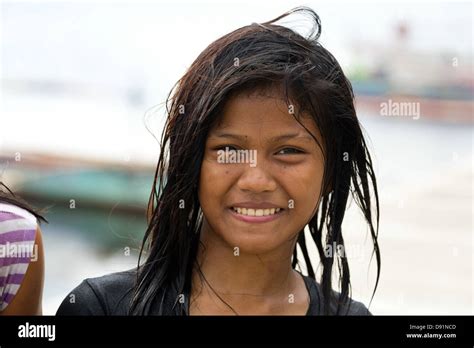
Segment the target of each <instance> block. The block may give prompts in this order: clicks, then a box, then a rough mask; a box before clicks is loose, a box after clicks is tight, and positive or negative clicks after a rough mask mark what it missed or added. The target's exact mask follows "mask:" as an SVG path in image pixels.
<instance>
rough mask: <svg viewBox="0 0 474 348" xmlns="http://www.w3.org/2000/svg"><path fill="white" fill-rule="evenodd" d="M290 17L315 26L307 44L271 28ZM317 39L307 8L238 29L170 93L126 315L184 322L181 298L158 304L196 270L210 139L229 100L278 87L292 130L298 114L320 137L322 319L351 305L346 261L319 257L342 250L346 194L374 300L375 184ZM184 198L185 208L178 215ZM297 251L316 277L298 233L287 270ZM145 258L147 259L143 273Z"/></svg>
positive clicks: (313, 224)
mask: <svg viewBox="0 0 474 348" xmlns="http://www.w3.org/2000/svg"><path fill="white" fill-rule="evenodd" d="M293 13H300V14H303V15H306V16H308V17H309V18H310V19H311V20H312V22H313V27H312V31H311V32H310V33H309V34H308V35H307V36H302V35H300V34H298V33H297V32H295V31H293V30H291V29H289V28H287V27H285V26H281V25H277V24H276V22H277V21H279V20H280V19H282V18H284V17H286V16H288V15H290V14H293ZM320 34H321V23H320V19H319V17H318V15H317V14H316V13H315V12H314V11H313V10H311V9H309V8H306V7H299V8H296V9H293V10H291V11H289V12H287V13H285V14H283V15H281V16H279V17H278V18H276V19H274V20H271V21H269V22H265V23H261V24H257V23H253V24H251V25H248V26H245V27H242V28H240V29H237V30H235V31H233V32H231V33H229V34H227V35H225V36H223V37H221V38H220V39H218V40H216V41H215V42H213V43H212V44H210V45H209V46H208V47H207V48H206V49H205V50H204V51H203V52H202V53H201V54H200V55H199V56H198V58H197V59H196V60H195V61H194V62H193V64H192V65H191V67H190V68H189V70H188V71H187V72H186V73H185V75H184V76H183V77H182V78H181V79H180V80H179V81H178V83H177V84H176V85H175V87H174V88H173V89H172V91H171V92H170V95H169V96H168V102H167V108H166V111H167V114H168V118H167V122H166V124H165V129H164V132H163V136H162V139H161V149H162V151H161V153H160V156H159V160H158V165H157V168H156V173H155V179H154V182H153V189H152V193H151V196H150V201H149V211H148V215H149V226H148V229H147V231H146V233H145V236H144V239H143V244H142V249H141V251H140V257H139V261H138V268H137V271H138V272H137V283H136V287H135V289H134V294H133V297H132V300H131V306H130V311H129V313H130V314H148V313H150V308H151V307H152V306H155V305H156V306H157V307H156V308H158V310H157V311H155V313H156V314H178V315H184V314H186V308H185V306H183V304H182V303H180V302H179V301H178V299H175V300H174V306H173V309H172V310H171V311H169V310H168V309H167V308H166V306H165V305H164V303H165V302H166V300H165V298H166V296H167V294H170V293H172V294H184V295H185V296H189V295H190V293H191V276H192V272H193V267H196V266H197V267H199V265H197V262H196V255H197V249H198V245H199V236H200V228H201V224H202V218H203V215H202V214H203V213H202V210H201V209H200V204H199V199H198V185H199V178H200V170H201V163H202V160H203V155H204V148H205V143H206V139H207V135H208V133H209V130H210V129H211V128H212V126H213V125H214V124H215V123H216V122H217V121H218V120H219V117H220V116H221V111H222V109H223V107H224V105H225V103H226V101H227V100H229V99H230V98H231V97H232V96H233V95H235V93H239V92H243V91H251V90H255V89H268V88H277V89H279V90H280V91H281V92H282V96H283V97H284V98H286V102H287V104H288V105H290V104H291V105H294V106H295V108H297V110H298V112H295V114H294V115H293V116H294V117H295V119H296V120H297V121H298V122H299V120H300V116H299V115H302V114H303V113H305V114H309V115H310V116H311V117H312V118H313V119H314V121H315V123H316V125H317V127H318V128H319V131H320V133H321V135H322V144H319V142H318V140H317V139H316V138H315V137H314V136H313V138H314V139H315V141H316V142H318V144H319V146H320V147H321V149H323V153H324V162H325V166H324V176H323V188H322V192H323V195H322V197H321V198H320V204H319V209H318V211H315V212H314V216H313V217H312V218H311V220H310V221H308V223H307V226H308V227H309V231H310V235H311V237H312V238H311V239H312V240H313V242H314V243H315V244H316V246H317V250H318V253H319V256H320V260H321V264H322V277H321V279H320V284H321V288H322V292H323V301H324V306H323V307H324V314H343V313H342V312H341V308H342V305H344V304H346V303H347V302H348V301H349V298H350V293H351V288H350V275H349V264H348V261H347V258H346V257H344V255H339V254H338V253H334V254H331V256H326V255H325V253H324V247H325V245H333V243H336V244H338V245H342V246H343V245H344V239H343V236H342V231H341V224H342V221H343V218H344V213H345V211H346V205H347V201H348V198H349V194H351V195H352V197H353V198H354V200H355V202H356V203H357V205H358V206H359V207H360V209H361V210H362V212H363V215H364V217H365V220H366V222H367V223H368V226H369V229H370V234H371V237H372V242H373V247H374V249H373V255H374V254H375V256H376V261H377V279H376V283H375V288H374V292H373V294H372V297H373V295H374V294H375V291H376V289H377V285H378V281H379V277H380V251H379V247H378V243H377V236H378V225H379V201H378V193H377V183H376V178H375V174H374V170H373V168H372V160H371V157H370V154H369V151H368V149H367V146H366V143H365V140H364V136H363V134H362V131H361V126H360V125H359V121H358V119H357V115H356V111H355V108H354V95H353V91H352V87H351V84H350V82H349V81H348V79H347V78H346V77H345V75H344V73H343V71H342V69H341V67H340V65H339V63H338V62H337V61H336V59H335V58H334V57H333V55H332V54H331V53H330V52H329V51H327V50H326V49H325V48H324V47H323V46H322V45H321V44H320V43H319V42H318V39H319V37H320ZM300 123H301V122H300ZM303 127H304V126H303ZM308 132H309V131H308ZM310 134H311V133H310ZM374 199H375V202H374V201H373V200H374ZM181 200H183V201H184V202H185V207H184V209H180V207H179V202H180V201H181ZM372 210H375V212H374V213H375V215H374V213H373V212H372ZM298 245H299V247H300V248H301V251H302V254H303V258H304V261H305V264H306V268H307V272H308V275H309V276H310V277H312V278H314V279H316V275H315V270H314V267H313V265H312V264H311V260H310V257H309V254H308V249H307V246H306V240H305V236H304V231H303V230H302V231H300V232H299V235H298V239H297V245H296V247H295V249H294V252H293V260H292V267H293V268H295V267H296V266H297V264H298V260H297V246H298ZM143 252H146V253H147V259H146V261H145V262H144V263H143V264H142V265H140V259H141V256H142V253H143ZM334 263H336V264H337V267H338V273H339V286H340V289H341V291H340V295H339V297H338V298H337V299H336V298H334V296H335V293H334V292H333V291H332V285H331V283H332V273H333V266H334ZM334 300H335V302H332V301H334ZM330 303H337V310H336V313H331V312H330V310H331V308H332V307H331V306H330Z"/></svg>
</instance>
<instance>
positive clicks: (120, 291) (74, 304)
mask: <svg viewBox="0 0 474 348" xmlns="http://www.w3.org/2000/svg"><path fill="white" fill-rule="evenodd" d="M136 276H137V272H136V269H131V270H127V271H122V272H115V273H110V274H107V275H104V276H101V277H96V278H87V279H84V280H83V281H82V282H81V283H80V284H79V285H78V286H77V287H75V288H74V289H73V290H72V291H71V292H70V293H69V294H68V295H67V296H66V298H65V299H64V300H63V302H62V303H61V305H60V306H59V308H58V311H57V312H56V315H127V314H128V306H129V303H130V300H131V296H132V293H133V288H134V286H135V282H136Z"/></svg>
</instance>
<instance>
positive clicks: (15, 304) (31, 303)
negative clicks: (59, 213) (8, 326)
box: [0, 183, 45, 315]
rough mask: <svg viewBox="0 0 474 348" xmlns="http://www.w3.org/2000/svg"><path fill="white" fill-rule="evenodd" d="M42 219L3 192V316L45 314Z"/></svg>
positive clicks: (0, 212)
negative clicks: (43, 305) (43, 310)
mask: <svg viewBox="0 0 474 348" xmlns="http://www.w3.org/2000/svg"><path fill="white" fill-rule="evenodd" d="M0 184H1V183H0ZM1 185H2V186H4V187H6V186H5V185H3V184H1ZM39 220H43V221H45V220H44V218H43V217H41V216H40V215H38V214H37V213H35V212H34V211H33V209H32V208H31V207H29V205H28V204H26V203H25V202H24V201H22V200H20V199H18V198H17V197H15V196H14V195H13V194H11V191H10V194H8V193H5V192H2V191H0V315H41V314H42V296H43V282H44V254H43V242H42V238H41V230H40V227H39V224H38V222H39Z"/></svg>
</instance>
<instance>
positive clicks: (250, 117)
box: [199, 92, 324, 254]
mask: <svg viewBox="0 0 474 348" xmlns="http://www.w3.org/2000/svg"><path fill="white" fill-rule="evenodd" d="M267 94H268V93H267ZM291 112H293V110H292V106H290V107H288V106H287V104H286V103H285V102H284V101H283V100H282V99H281V98H280V97H279V95H278V94H277V92H273V93H270V95H266V96H262V95H261V94H258V95H257V94H256V93H254V94H251V95H247V94H240V95H238V96H235V97H233V98H231V99H230V100H229V101H228V102H227V103H226V105H225V107H224V110H223V115H222V118H221V120H220V122H219V124H217V125H216V126H215V127H214V128H213V129H211V131H210V132H209V136H208V138H207V141H206V148H205V154H204V159H203V162H202V167H201V175H200V183H199V200H200V204H201V208H202V210H203V213H204V217H205V221H204V225H203V226H204V228H205V232H206V233H210V234H211V235H212V236H213V237H216V238H218V239H220V240H221V241H223V242H224V243H225V244H227V245H228V246H229V247H231V248H232V249H234V248H235V247H238V248H239V250H240V252H246V253H252V254H263V253H267V252H270V251H273V250H275V249H277V248H281V247H283V248H284V247H285V244H286V247H290V246H291V247H292V246H293V245H294V244H293V243H294V237H296V235H297V233H298V232H299V231H301V230H302V229H303V228H304V226H305V225H306V224H307V223H308V221H309V220H310V219H311V217H312V216H313V213H314V212H315V209H316V206H317V204H318V202H319V197H320V193H321V185H322V178H323V170H324V163H323V156H322V152H321V150H320V148H319V147H318V145H317V143H316V141H315V140H314V139H313V138H312V137H311V135H310V134H308V132H307V131H306V130H305V129H304V128H303V127H302V126H301V124H299V123H298V122H297V121H296V120H295V119H294V117H293V115H291ZM300 121H301V122H302V123H303V124H304V126H305V127H306V128H307V129H308V130H309V131H310V132H311V133H312V134H313V135H314V136H315V137H316V138H317V139H318V141H319V142H320V143H321V137H320V134H319V132H318V129H317V127H316V125H315V123H314V121H313V120H312V119H311V118H309V117H303V118H302V119H301V120H300ZM278 210H279V211H278ZM234 250H235V249H234ZM292 251H293V250H292V249H291V252H292Z"/></svg>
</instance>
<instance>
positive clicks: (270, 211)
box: [232, 207, 280, 216]
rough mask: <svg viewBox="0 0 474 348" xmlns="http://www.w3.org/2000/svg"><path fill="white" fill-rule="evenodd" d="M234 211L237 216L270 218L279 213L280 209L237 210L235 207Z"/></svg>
mask: <svg viewBox="0 0 474 348" xmlns="http://www.w3.org/2000/svg"><path fill="white" fill-rule="evenodd" d="M232 209H234V211H235V212H236V213H237V214H241V215H247V216H268V215H273V214H275V213H278V212H279V211H280V208H271V209H253V208H248V209H247V208H236V207H233V208H232Z"/></svg>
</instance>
